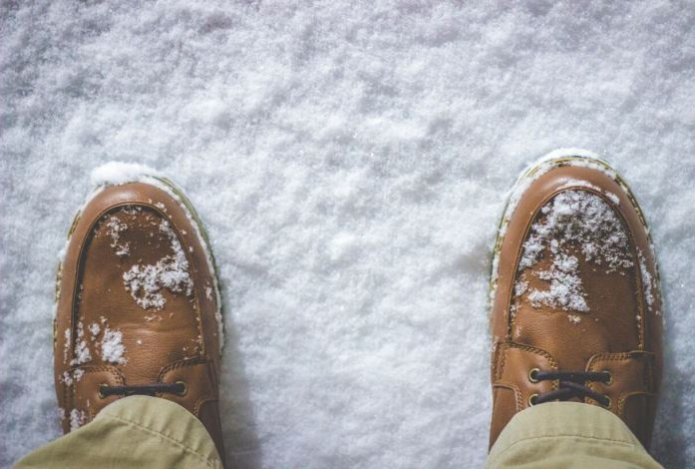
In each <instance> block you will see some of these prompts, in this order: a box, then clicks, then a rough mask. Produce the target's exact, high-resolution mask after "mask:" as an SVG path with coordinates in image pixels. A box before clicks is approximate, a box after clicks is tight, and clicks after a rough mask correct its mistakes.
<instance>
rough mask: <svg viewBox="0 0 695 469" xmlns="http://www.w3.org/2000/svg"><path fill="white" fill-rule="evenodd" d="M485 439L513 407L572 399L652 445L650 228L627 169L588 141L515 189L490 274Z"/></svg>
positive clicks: (656, 297)
mask: <svg viewBox="0 0 695 469" xmlns="http://www.w3.org/2000/svg"><path fill="white" fill-rule="evenodd" d="M491 300H492V308H491V331H492V337H493V353H492V391H493V414H492V425H491V431H490V446H492V445H493V444H494V442H495V441H496V439H497V437H498V435H499V433H500V432H501V431H502V429H503V428H504V427H505V425H507V423H508V422H509V420H510V419H511V418H512V417H513V416H514V414H516V413H517V412H519V411H521V410H523V409H525V408H527V407H529V406H532V405H540V404H542V403H544V402H548V401H554V400H572V401H579V402H584V403H587V404H592V405H597V406H602V407H604V408H606V409H608V410H610V411H611V412H613V413H614V414H616V415H618V416H619V417H620V418H621V419H622V420H623V421H624V422H625V423H626V424H627V425H628V427H630V429H631V430H632V431H633V432H634V433H635V435H636V436H637V438H639V440H640V441H641V442H642V443H643V444H644V446H645V447H647V448H648V447H649V443H650V440H651V436H652V428H653V423H654V417H655V412H656V400H657V392H658V389H659V384H660V381H661V372H662V360H663V351H662V299H661V293H660V289H659V275H658V271H657V268H656V263H655V259H654V252H653V249H652V245H651V239H650V235H649V230H648V229H647V225H646V223H645V219H644V216H643V215H642V212H641V210H640V208H639V206H638V205H637V202H636V200H635V198H634V196H633V195H632V193H631V192H630V190H629V188H628V187H627V185H626V184H625V182H624V181H623V179H622V178H621V177H620V176H619V175H618V174H617V173H616V172H615V170H614V169H612V168H611V167H610V166H609V165H608V164H607V163H606V162H604V161H602V160H599V159H596V158H595V157H593V156H591V155H590V154H588V153H586V152H581V151H576V152H570V153H564V154H558V153H555V154H551V155H549V156H548V157H546V158H544V159H542V160H541V161H540V162H539V163H538V164H536V165H535V166H533V167H532V168H530V169H529V170H527V171H526V172H525V173H524V174H523V175H522V176H521V177H520V179H519V181H518V182H517V184H516V186H515V189H514V190H513V191H512V195H511V197H510V200H509V203H508V206H507V209H506V210H505V215H504V217H503V219H502V223H501V225H500V230H499V236H498V239H497V243H496V246H495V260H494V261H493V271H492V282H491Z"/></svg>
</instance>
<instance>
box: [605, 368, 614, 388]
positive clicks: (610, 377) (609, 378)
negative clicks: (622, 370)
mask: <svg viewBox="0 0 695 469" xmlns="http://www.w3.org/2000/svg"><path fill="white" fill-rule="evenodd" d="M603 372H604V373H608V381H604V383H603V384H605V385H606V386H610V385H611V384H613V373H611V372H610V371H608V370H603Z"/></svg>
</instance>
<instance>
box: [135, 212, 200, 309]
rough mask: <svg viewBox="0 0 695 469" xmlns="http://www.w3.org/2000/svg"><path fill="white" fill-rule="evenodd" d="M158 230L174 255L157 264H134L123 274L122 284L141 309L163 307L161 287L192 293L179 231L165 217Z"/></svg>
mask: <svg viewBox="0 0 695 469" xmlns="http://www.w3.org/2000/svg"><path fill="white" fill-rule="evenodd" d="M159 230H160V231H162V232H163V233H164V234H165V235H166V236H167V238H168V239H169V245H170V249H171V250H172V251H173V254H168V255H166V256H164V257H163V258H161V259H160V260H159V261H157V263H156V264H147V265H142V264H135V265H133V266H132V267H131V268H130V269H129V270H128V271H127V272H124V273H123V285H124V287H125V289H126V290H127V291H128V292H129V293H130V295H131V296H132V297H133V300H135V302H137V304H138V305H140V307H141V308H142V309H149V308H155V309H162V308H163V307H164V305H165V304H166V298H164V295H163V294H162V289H164V288H166V289H167V290H169V291H171V292H174V293H185V294H186V295H188V296H190V295H191V294H192V293H193V279H192V278H191V275H190V273H189V272H188V267H189V266H188V260H187V259H186V254H185V253H184V252H183V247H182V246H181V242H180V241H179V239H178V237H177V236H176V233H174V230H173V229H172V228H171V226H170V224H169V222H168V221H166V220H162V222H161V224H160V226H159Z"/></svg>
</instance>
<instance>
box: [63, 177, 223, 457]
mask: <svg viewBox="0 0 695 469" xmlns="http://www.w3.org/2000/svg"><path fill="white" fill-rule="evenodd" d="M152 181H153V183H152V184H150V183H145V182H133V183H127V184H122V185H116V186H105V187H102V188H100V189H99V190H98V191H97V192H96V194H95V195H94V196H93V197H92V198H91V199H90V200H89V202H88V203H87V204H86V205H85V206H84V208H83V209H82V210H81V212H80V213H79V214H78V215H77V217H76V219H75V221H74V223H73V226H72V228H71V230H70V234H69V239H68V244H67V247H66V251H65V253H64V257H63V260H62V263H61V267H60V274H59V283H58V287H57V288H58V290H57V313H56V320H55V340H54V347H55V349H54V352H55V353H54V355H55V385H56V392H57V396H58V401H59V405H60V407H61V408H62V410H63V417H64V418H63V430H64V432H66V433H67V432H68V431H70V430H71V429H74V428H76V427H79V426H80V425H83V424H85V423H87V422H89V421H91V420H92V419H93V418H94V417H95V416H96V414H98V413H99V411H101V410H102V409H103V408H104V407H105V406H107V405H108V404H109V403H111V402H113V401H114V400H116V399H118V398H119V396H107V397H104V396H103V395H101V394H100V390H101V389H102V386H104V385H106V386H123V385H148V384H153V383H176V382H183V383H185V392H182V393H178V394H177V393H161V394H157V396H158V397H163V398H166V399H169V400H171V401H174V402H176V403H178V404H180V405H182V406H183V407H185V408H186V409H188V410H189V411H190V412H192V413H193V414H194V415H196V416H197V417H198V418H199V419H201V421H202V422H203V424H204V425H205V426H206V428H207V429H208V431H209V432H210V434H211V435H212V437H213V439H214V440H215V443H216V445H217V448H218V451H219V453H220V455H221V456H223V455H224V449H223V444H222V436H221V429H220V420H219V412H218V410H217V407H218V399H219V389H218V382H219V370H220V343H221V341H222V337H221V336H220V335H221V329H220V324H219V322H218V321H219V319H218V318H219V317H220V316H219V308H220V305H219V304H218V302H219V300H218V287H217V284H216V279H215V274H214V270H213V269H214V268H213V265H212V259H211V257H210V254H209V251H208V247H207V246H206V244H205V240H204V239H203V236H202V233H201V230H202V228H201V227H200V226H198V225H197V223H196V222H195V221H194V219H193V218H192V215H191V212H190V211H189V210H188V209H187V208H186V206H185V205H184V202H183V200H182V199H181V198H179V197H178V196H177V194H176V192H175V191H174V190H173V187H172V188H169V187H168V186H167V185H166V184H165V183H164V182H162V181H159V180H154V179H153V180H152ZM155 182H156V183H157V184H155ZM182 197H183V196H182Z"/></svg>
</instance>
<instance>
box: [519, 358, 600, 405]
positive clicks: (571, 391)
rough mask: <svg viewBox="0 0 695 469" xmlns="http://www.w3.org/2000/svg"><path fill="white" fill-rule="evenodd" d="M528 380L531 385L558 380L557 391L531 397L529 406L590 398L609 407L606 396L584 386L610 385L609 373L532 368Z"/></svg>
mask: <svg viewBox="0 0 695 469" xmlns="http://www.w3.org/2000/svg"><path fill="white" fill-rule="evenodd" d="M529 380H530V381H531V382H532V383H537V382H539V381H554V380H559V386H558V389H555V390H553V391H548V392H544V393H542V394H534V395H533V396H531V398H530V399H529V403H530V404H531V405H536V404H543V403H544V402H550V401H567V400H569V399H573V398H575V397H576V398H579V399H582V400H584V399H585V398H587V397H588V398H591V399H593V400H595V401H596V402H598V403H600V404H601V405H602V406H604V407H609V406H610V403H611V400H610V398H609V397H608V396H605V395H603V394H599V393H597V392H596V391H594V390H593V389H591V388H589V387H588V386H586V383H587V382H592V381H593V382H599V383H604V384H611V383H612V382H613V378H612V377H611V374H610V372H609V371H541V370H539V369H538V368H534V369H532V370H531V371H530V372H529Z"/></svg>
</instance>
